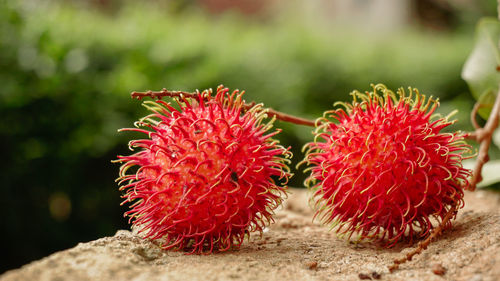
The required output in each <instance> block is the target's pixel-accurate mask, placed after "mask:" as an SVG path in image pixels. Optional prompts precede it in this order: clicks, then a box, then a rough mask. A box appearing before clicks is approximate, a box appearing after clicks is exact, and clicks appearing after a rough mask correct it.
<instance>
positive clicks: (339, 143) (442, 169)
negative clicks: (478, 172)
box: [303, 84, 470, 246]
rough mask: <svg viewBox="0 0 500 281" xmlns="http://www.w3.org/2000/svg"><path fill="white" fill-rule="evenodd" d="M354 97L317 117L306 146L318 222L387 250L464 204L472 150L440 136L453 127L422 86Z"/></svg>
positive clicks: (377, 89)
mask: <svg viewBox="0 0 500 281" xmlns="http://www.w3.org/2000/svg"><path fill="white" fill-rule="evenodd" d="M379 93H380V94H379ZM413 93H415V98H412V95H413ZM351 95H352V96H353V98H354V101H353V102H352V103H340V104H341V105H343V107H344V108H345V109H342V108H338V109H334V110H332V111H328V112H326V113H325V114H324V116H323V118H320V119H318V120H317V128H316V130H315V133H314V134H315V141H314V142H311V143H308V144H306V146H305V147H304V149H307V153H306V157H305V159H304V161H303V162H305V163H307V164H308V165H309V167H308V168H307V169H306V171H310V175H309V177H308V178H307V179H306V185H308V186H309V187H310V188H311V189H312V191H313V192H314V194H313V197H312V201H313V205H314V208H315V209H316V215H315V217H317V218H319V220H320V221H321V222H322V223H324V224H328V225H331V226H332V228H333V227H337V228H336V231H337V233H339V234H340V235H341V236H344V235H347V236H348V238H351V236H352V234H353V233H357V234H358V235H359V239H360V240H363V239H368V240H377V241H382V240H385V241H386V243H387V245H388V246H391V245H394V243H396V242H397V241H399V240H400V239H401V238H402V237H410V238H412V237H414V236H416V235H420V236H425V235H427V234H428V233H429V230H431V229H433V228H434V226H433V225H432V220H431V219H432V218H434V219H435V220H437V221H438V222H441V221H442V220H443V218H444V217H445V215H446V214H447V212H448V211H449V210H451V209H452V208H457V209H458V208H460V207H463V190H464V189H466V188H467V186H468V185H469V182H468V177H469V176H470V171H469V170H467V169H465V168H463V167H462V164H461V162H462V159H464V158H465V157H464V154H465V153H468V152H470V146H468V145H467V144H466V143H465V142H464V140H463V139H464V135H463V134H462V133H445V132H442V130H443V129H444V128H446V127H447V126H449V125H451V124H453V123H454V122H453V121H448V117H446V118H442V117H439V115H433V113H434V111H435V110H436V108H437V107H438V106H439V103H438V101H437V100H434V99H432V97H431V98H429V99H427V100H426V97H425V96H424V95H421V94H419V92H418V90H417V89H413V90H412V89H411V88H410V93H409V95H406V94H405V92H404V90H403V89H399V90H398V91H397V93H396V94H394V93H393V92H392V91H390V90H388V89H387V88H386V87H385V86H383V85H380V84H379V85H376V86H373V91H372V92H366V93H364V94H363V93H360V92H357V91H355V92H353V93H351ZM449 226H450V223H449V222H447V223H446V225H445V227H449Z"/></svg>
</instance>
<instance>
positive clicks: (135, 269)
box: [0, 190, 500, 281]
mask: <svg viewBox="0 0 500 281" xmlns="http://www.w3.org/2000/svg"><path fill="white" fill-rule="evenodd" d="M465 200H466V207H465V208H464V209H462V210H461V211H460V212H459V216H458V218H457V220H456V221H455V222H454V227H453V228H452V229H450V230H447V231H446V232H445V233H444V234H443V235H442V236H440V237H439V238H438V239H437V240H436V241H435V242H433V243H431V244H430V246H429V248H428V249H427V250H426V251H424V252H423V253H422V254H420V255H417V256H415V257H414V259H413V260H412V261H411V262H408V263H406V264H404V265H402V267H401V269H400V270H397V271H396V272H394V273H392V274H389V272H388V270H387V266H388V265H390V264H391V261H392V260H393V259H394V258H396V257H400V256H401V255H402V253H405V252H407V251H409V250H410V248H411V246H409V245H408V244H405V243H399V244H398V245H396V247H394V248H391V249H385V248H381V247H380V245H375V244H369V243H357V244H355V243H349V242H346V241H344V240H340V239H338V238H337V237H336V236H335V234H333V233H331V232H329V231H328V228H326V227H322V226H319V225H317V224H315V223H312V215H313V214H312V212H311V211H310V209H309V207H308V206H307V195H306V192H304V191H302V190H292V194H291V195H290V197H289V199H288V201H287V203H286V204H285V207H284V208H283V210H280V211H278V212H277V214H276V223H275V224H274V225H272V226H271V227H270V228H269V229H268V230H266V232H265V233H264V234H263V236H262V238H261V237H260V236H259V235H254V236H252V238H251V239H250V241H245V243H244V244H243V245H242V247H241V248H240V249H239V250H231V251H227V252H223V253H217V254H213V255H185V254H184V253H183V252H174V251H168V252H166V251H163V250H161V249H160V248H158V246H157V245H155V244H154V243H151V242H148V241H144V240H142V239H141V238H139V237H137V236H136V235H134V234H133V233H132V232H130V231H125V230H119V231H118V232H117V233H116V235H115V236H113V237H105V238H101V239H98V240H95V241H92V242H88V243H80V244H79V245H77V246H76V247H74V248H72V249H68V250H65V251H61V252H58V253H55V254H53V255H50V256H48V257H46V258H44V259H41V260H39V261H35V262H32V263H30V264H28V265H25V266H23V267H21V268H19V269H16V270H11V271H8V272H6V273H4V274H3V275H1V276H0V280H1V281H7V280H9V281H10V280H361V279H366V280H370V279H372V280H378V279H380V280H483V281H495V280H500V200H499V196H498V194H497V193H491V192H486V191H477V192H475V193H468V194H467V195H466V199H465ZM413 246H414V245H413ZM436 265H439V266H442V267H443V268H444V269H446V270H445V272H444V273H443V274H442V275H439V274H435V273H434V272H433V271H435V269H436Z"/></svg>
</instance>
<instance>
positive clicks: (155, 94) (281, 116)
mask: <svg viewBox="0 0 500 281" xmlns="http://www.w3.org/2000/svg"><path fill="white" fill-rule="evenodd" d="M130 95H131V96H132V98H136V99H138V100H140V99H143V98H145V97H150V98H152V99H155V98H156V99H161V98H162V97H181V96H184V97H187V98H197V97H198V95H199V92H195V93H189V92H183V91H169V90H167V89H165V88H164V89H162V90H161V91H146V92H132V93H131V94H130ZM254 106H255V102H252V103H245V105H244V106H243V108H244V109H245V110H248V109H250V108H252V107H254ZM267 114H268V116H270V117H276V119H278V120H281V121H285V122H290V123H294V124H298V125H305V126H311V127H315V123H314V120H309V119H304V118H300V117H297V116H293V115H290V114H286V113H283V112H280V111H276V110H274V109H272V108H268V111H267Z"/></svg>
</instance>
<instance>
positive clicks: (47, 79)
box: [0, 0, 499, 272]
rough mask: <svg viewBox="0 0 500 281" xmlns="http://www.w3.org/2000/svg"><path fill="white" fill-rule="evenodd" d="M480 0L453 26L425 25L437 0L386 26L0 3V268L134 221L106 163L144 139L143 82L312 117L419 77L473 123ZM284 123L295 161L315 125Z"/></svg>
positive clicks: (167, 7)
mask: <svg viewBox="0 0 500 281" xmlns="http://www.w3.org/2000/svg"><path fill="white" fill-rule="evenodd" d="M413 2H429V3H433V2H443V1H429V0H428V1H413ZM444 2H450V3H453V1H444ZM462 2H467V1H462ZM473 2H475V4H474V7H475V9H472V10H471V9H468V8H467V7H466V8H464V6H460V5H458V6H454V5H452V4H450V5H448V9H447V12H448V13H450V14H451V17H448V19H449V20H448V21H446V22H445V23H442V21H439V19H440V18H438V20H437V21H435V22H432V21H430V23H431V24H429V21H428V20H426V17H425V15H426V14H425V13H426V12H428V11H432V9H430V8H429V9H428V10H424V11H423V14H421V15H420V18H419V17H418V16H415V18H414V19H413V18H412V19H411V20H409V21H408V24H407V25H405V26H404V27H401V28H399V29H397V30H395V31H391V32H387V33H385V32H370V31H367V30H363V29H359V28H356V27H354V26H350V25H342V24H325V22H323V21H320V20H316V19H314V17H312V18H311V17H302V16H301V12H300V9H297V8H295V9H294V6H293V4H287V5H286V6H278V8H277V9H274V10H272V11H271V12H262V13H257V14H250V15H248V14H245V13H243V14H242V13H241V12H238V11H237V10H229V11H227V12H224V13H215V14H214V13H213V11H212V12H209V11H210V10H209V9H207V8H206V7H204V6H202V5H199V4H198V3H197V1H147V2H141V3H134V2H123V1H75V2H72V1H9V0H0V113H1V118H0V145H1V155H2V158H1V159H2V161H0V168H1V171H2V172H1V176H0V177H1V178H0V179H1V181H0V182H1V190H2V196H1V198H2V204H0V213H1V214H2V215H3V216H2V218H3V219H2V220H1V222H0V225H1V232H0V235H1V236H0V237H1V241H3V242H2V244H3V246H2V248H3V249H4V252H5V254H6V256H7V257H8V259H7V261H6V262H2V263H1V265H0V272H3V271H5V270H8V269H10V268H15V267H19V266H21V265H22V264H25V263H27V262H29V261H32V260H35V259H39V258H41V257H43V256H46V255H48V254H50V253H52V252H54V251H57V250H61V249H65V248H68V247H72V246H75V245H76V243H78V242H83V241H89V240H93V239H96V238H99V237H102V236H106V235H113V234H114V233H115V232H116V230H117V229H122V228H128V225H127V221H126V219H125V218H123V216H122V214H123V212H124V211H125V207H121V206H120V193H119V192H118V191H117V187H116V184H115V183H114V179H115V178H116V176H117V171H118V166H117V165H114V164H111V163H110V161H111V160H112V159H115V158H116V155H118V154H127V153H129V152H128V149H127V146H126V144H127V142H128V140H130V139H132V138H134V137H138V136H137V135H133V134H131V133H121V134H118V133H117V129H119V128H122V127H129V126H131V125H132V123H133V121H135V120H137V119H138V118H139V117H141V116H143V115H144V114H145V113H146V111H145V109H144V108H142V107H141V106H140V103H139V102H138V101H135V100H131V99H130V97H129V93H130V92H131V91H134V90H147V89H161V88H163V87H166V88H168V89H180V90H185V91H193V90H195V89H205V88H215V87H217V85H219V84H224V85H226V86H227V87H230V88H232V89H234V88H239V89H244V90H246V92H247V94H246V99H247V100H248V101H251V100H254V101H258V102H263V103H265V105H266V106H269V107H272V108H275V109H277V110H281V111H285V112H287V113H292V114H296V115H299V116H303V117H307V118H316V117H319V116H320V115H321V114H322V112H323V111H325V110H327V109H330V108H331V106H332V104H333V102H335V101H339V100H348V99H349V95H348V93H349V92H350V91H352V90H353V89H358V90H367V89H369V86H370V83H384V84H386V85H387V86H389V87H390V88H397V87H400V86H405V87H407V86H413V87H418V88H419V89H420V90H421V92H423V93H426V94H429V95H434V96H437V97H439V98H440V99H441V101H442V106H441V108H440V111H441V112H442V113H444V114H447V113H449V112H450V111H452V110H454V109H459V113H458V114H457V115H455V117H456V118H458V119H459V122H458V123H457V125H456V126H455V127H454V128H453V129H454V130H457V129H461V130H471V129H472V127H471V125H470V121H469V112H470V110H471V108H472V106H473V104H474V102H475V101H474V99H473V96H472V95H471V94H470V93H469V89H468V88H467V85H466V84H465V82H464V81H463V80H462V79H461V78H460V73H461V69H462V66H463V64H464V62H465V60H466V58H467V56H468V54H469V53H470V52H471V50H472V47H473V43H474V42H473V38H474V36H473V33H474V25H475V23H476V22H477V20H478V19H479V18H480V17H482V16H488V15H489V16H495V9H496V1H493V0H489V1H473ZM281 4H282V5H284V4H283V2H281ZM422 15H424V16H422ZM431 18H432V17H431ZM432 23H434V24H432ZM276 127H281V128H283V129H284V131H283V133H282V134H280V137H279V138H280V140H281V142H282V143H283V144H284V145H286V146H292V148H293V151H294V154H295V157H294V161H295V162H298V161H299V160H300V158H302V156H303V155H302V153H301V151H300V149H301V147H302V146H303V145H304V143H306V142H307V141H309V140H310V138H311V133H310V132H311V129H310V128H307V127H300V126H295V125H290V124H284V123H280V122H276ZM497 138H498V137H497ZM492 150H493V157H497V158H498V156H499V152H498V148H493V149H492ZM293 166H294V165H293ZM295 174H296V176H295V177H294V179H293V181H292V182H291V185H292V186H297V187H300V186H302V181H303V179H304V175H303V174H302V172H301V171H295Z"/></svg>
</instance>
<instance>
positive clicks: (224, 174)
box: [116, 85, 470, 253]
mask: <svg viewBox="0 0 500 281" xmlns="http://www.w3.org/2000/svg"><path fill="white" fill-rule="evenodd" d="M242 94H243V93H240V92H238V91H234V92H232V93H230V92H229V90H228V89H227V88H224V87H222V86H220V87H219V88H218V89H217V92H216V94H215V95H213V94H212V91H211V90H206V91H203V92H202V93H199V92H196V93H194V94H192V95H191V96H189V97H188V96H186V95H182V94H180V95H178V97H176V98H174V100H175V102H176V104H171V103H168V102H165V101H162V100H157V101H146V102H145V103H144V106H145V107H146V108H148V109H149V110H150V111H151V112H152V113H151V114H150V115H148V116H146V117H144V118H142V119H141V120H139V121H138V122H136V124H135V125H136V128H130V129H123V130H128V131H138V132H142V133H144V134H146V135H147V138H144V139H139V140H133V141H131V142H130V143H129V147H130V148H131V149H132V150H133V149H134V148H137V149H138V150H139V151H138V152H136V153H135V154H132V155H130V156H119V157H118V160H116V161H117V162H121V163H123V164H122V166H121V169H120V177H119V178H118V181H119V185H120V190H122V191H123V192H124V195H123V198H124V201H123V203H122V204H124V203H127V204H130V210H129V211H128V212H126V214H125V215H127V216H129V217H130V221H131V222H132V224H133V225H134V226H136V227H138V228H139V229H140V231H141V232H143V234H144V237H145V238H150V239H161V241H162V247H163V248H164V249H171V248H174V249H184V250H188V251H189V252H191V253H211V252H213V251H224V250H227V249H229V248H231V247H232V246H236V247H237V246H239V245H241V243H242V242H243V239H244V238H245V236H247V235H249V233H250V232H253V231H258V232H261V233H262V231H263V229H264V228H265V227H266V226H268V225H269V224H270V223H271V222H272V221H273V218H272V216H273V211H274V210H275V209H276V208H277V207H278V206H279V205H280V204H281V203H282V202H283V200H284V199H285V197H286V194H287V187H286V183H287V182H288V179H289V178H290V177H291V176H292V174H291V173H290V169H289V168H288V166H287V164H289V163H290V158H291V156H292V154H291V152H290V151H289V148H285V147H283V146H281V145H280V144H279V142H278V141H277V140H275V139H273V137H274V136H275V135H276V134H278V133H279V132H280V130H272V124H273V121H274V118H269V119H270V120H269V121H266V119H267V118H268V114H267V109H265V108H263V107H262V105H261V104H257V105H255V104H253V103H252V104H247V103H245V101H244V100H243V98H242ZM352 96H353V101H352V103H340V106H337V108H336V109H334V110H331V111H327V112H325V114H324V116H323V117H322V118H319V119H317V120H316V130H315V131H314V135H315V138H314V141H313V142H310V143H308V144H306V145H305V147H304V149H305V150H307V153H306V155H305V159H304V160H303V161H302V162H301V163H303V164H305V165H306V166H307V168H306V171H309V172H310V175H309V177H308V178H307V180H306V185H307V186H308V187H310V188H311V190H312V191H313V193H312V194H313V195H312V203H313V204H312V205H313V207H314V208H315V209H316V215H315V217H316V218H318V219H319V220H320V221H321V222H322V223H324V224H326V225H330V226H332V227H335V228H334V229H335V230H336V232H337V233H339V234H342V235H346V236H347V237H349V238H351V236H352V235H353V234H355V235H356V236H357V239H360V240H378V241H384V243H386V245H389V246H390V245H393V244H395V243H396V242H398V241H400V240H401V239H402V238H404V237H410V238H413V237H416V236H426V235H428V233H429V231H430V230H432V229H433V228H434V227H435V223H436V222H438V223H439V222H443V219H444V217H445V215H446V214H447V213H448V212H449V211H450V210H452V208H453V210H455V209H457V208H460V207H462V206H463V195H464V194H463V191H464V189H466V188H467V187H468V185H469V182H468V177H469V176H470V171H469V170H467V169H465V168H464V167H463V166H462V164H461V162H462V159H463V158H464V157H465V155H466V154H467V153H469V152H470V149H469V146H468V145H467V144H466V143H465V142H464V134H462V133H460V132H457V133H447V132H443V130H444V129H445V128H446V127H448V126H449V125H451V124H452V123H453V122H452V121H449V120H448V118H442V117H440V116H439V115H436V114H434V112H435V110H436V108H437V107H438V101H437V100H434V99H432V98H428V99H426V97H425V96H424V95H421V94H419V92H418V90H416V89H410V91H409V93H405V92H404V90H403V89H399V90H398V91H397V92H396V93H394V92H392V91H390V90H388V89H387V88H386V87H385V86H383V85H375V86H373V88H372V90H371V91H369V92H366V93H360V92H357V91H355V92H353V93H352ZM129 170H133V172H131V173H128V171H129ZM453 216H454V214H453ZM433 221H434V225H433ZM445 224H446V225H445V227H446V226H449V224H450V223H449V220H448V221H445Z"/></svg>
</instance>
